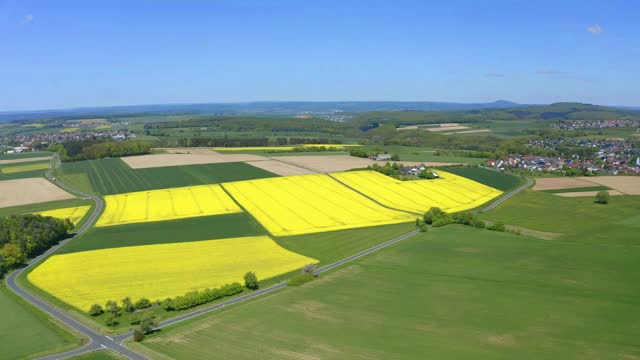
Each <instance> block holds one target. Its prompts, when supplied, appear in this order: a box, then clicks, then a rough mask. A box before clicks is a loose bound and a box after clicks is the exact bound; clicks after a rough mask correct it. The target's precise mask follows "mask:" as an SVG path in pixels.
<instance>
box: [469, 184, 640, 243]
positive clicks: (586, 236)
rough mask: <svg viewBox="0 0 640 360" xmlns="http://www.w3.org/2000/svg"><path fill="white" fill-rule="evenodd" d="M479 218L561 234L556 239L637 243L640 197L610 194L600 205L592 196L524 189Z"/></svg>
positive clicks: (639, 226) (582, 241)
mask: <svg viewBox="0 0 640 360" xmlns="http://www.w3.org/2000/svg"><path fill="white" fill-rule="evenodd" d="M481 218H483V219H487V220H492V221H496V220H501V221H503V222H505V223H506V224H509V225H516V226H521V227H524V228H529V229H534V230H540V231H548V232H554V233H560V234H563V236H561V237H560V238H559V239H558V241H560V240H567V241H576V242H581V243H590V244H619V245H634V246H637V245H640V241H639V240H638V229H640V196H628V195H626V196H612V197H611V199H610V202H609V204H607V205H601V204H596V203H594V201H593V198H592V197H585V198H563V197H560V196H556V195H552V194H548V193H544V192H538V191H532V190H525V191H524V192H523V193H521V194H519V195H517V196H515V197H513V198H512V199H509V201H506V202H505V203H503V204H501V205H498V207H496V208H495V209H494V210H492V211H490V212H487V213H483V214H481Z"/></svg>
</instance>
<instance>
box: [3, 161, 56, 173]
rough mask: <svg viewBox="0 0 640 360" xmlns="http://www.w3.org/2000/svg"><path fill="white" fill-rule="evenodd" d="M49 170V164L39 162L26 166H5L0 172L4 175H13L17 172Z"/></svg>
mask: <svg viewBox="0 0 640 360" xmlns="http://www.w3.org/2000/svg"><path fill="white" fill-rule="evenodd" d="M48 168H49V163H48V162H38V163H32V164H24V165H11V166H5V167H3V168H2V169H0V172H2V173H3V174H13V173H17V172H23V171H32V170H44V169H48Z"/></svg>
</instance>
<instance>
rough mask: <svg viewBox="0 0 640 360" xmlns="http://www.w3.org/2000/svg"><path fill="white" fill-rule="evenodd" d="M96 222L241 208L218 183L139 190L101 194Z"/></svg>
mask: <svg viewBox="0 0 640 360" xmlns="http://www.w3.org/2000/svg"><path fill="white" fill-rule="evenodd" d="M104 200H105V203H106V208H105V210H104V213H103V214H102V216H100V219H98V221H97V222H96V226H111V225H122V224H131V223H139V222H150V221H164V220H175V219H183V218H189V217H196V216H208V215H220V214H230V213H237V212H241V211H242V209H240V207H238V205H237V204H236V203H235V202H233V200H232V199H231V198H230V197H229V195H227V194H226V193H225V192H224V190H222V188H221V187H220V185H201V186H188V187H180V188H171V189H161V190H149V191H139V192H132V193H126V194H118V195H108V196H105V197H104Z"/></svg>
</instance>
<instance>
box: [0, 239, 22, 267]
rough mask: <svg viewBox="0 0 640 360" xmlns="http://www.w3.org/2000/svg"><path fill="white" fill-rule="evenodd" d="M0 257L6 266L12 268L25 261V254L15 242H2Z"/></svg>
mask: <svg viewBox="0 0 640 360" xmlns="http://www.w3.org/2000/svg"><path fill="white" fill-rule="evenodd" d="M0 257H2V258H3V259H4V263H5V264H6V266H7V267H8V268H13V267H16V266H18V265H21V264H23V263H24V262H25V260H26V256H25V254H24V253H23V252H22V251H21V250H20V247H19V246H18V245H16V244H12V243H9V244H4V246H2V248H0Z"/></svg>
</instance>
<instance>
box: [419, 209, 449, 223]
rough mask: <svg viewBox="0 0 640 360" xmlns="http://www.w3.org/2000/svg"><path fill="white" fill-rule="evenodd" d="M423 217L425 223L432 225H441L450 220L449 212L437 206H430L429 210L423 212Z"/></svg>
mask: <svg viewBox="0 0 640 360" xmlns="http://www.w3.org/2000/svg"><path fill="white" fill-rule="evenodd" d="M423 219H424V222H425V224H427V225H432V226H443V225H447V224H450V223H451V222H452V220H451V217H450V216H449V214H447V213H446V212H444V211H442V209H440V208H438V207H432V208H431V209H429V211H427V212H426V213H424V217H423Z"/></svg>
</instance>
